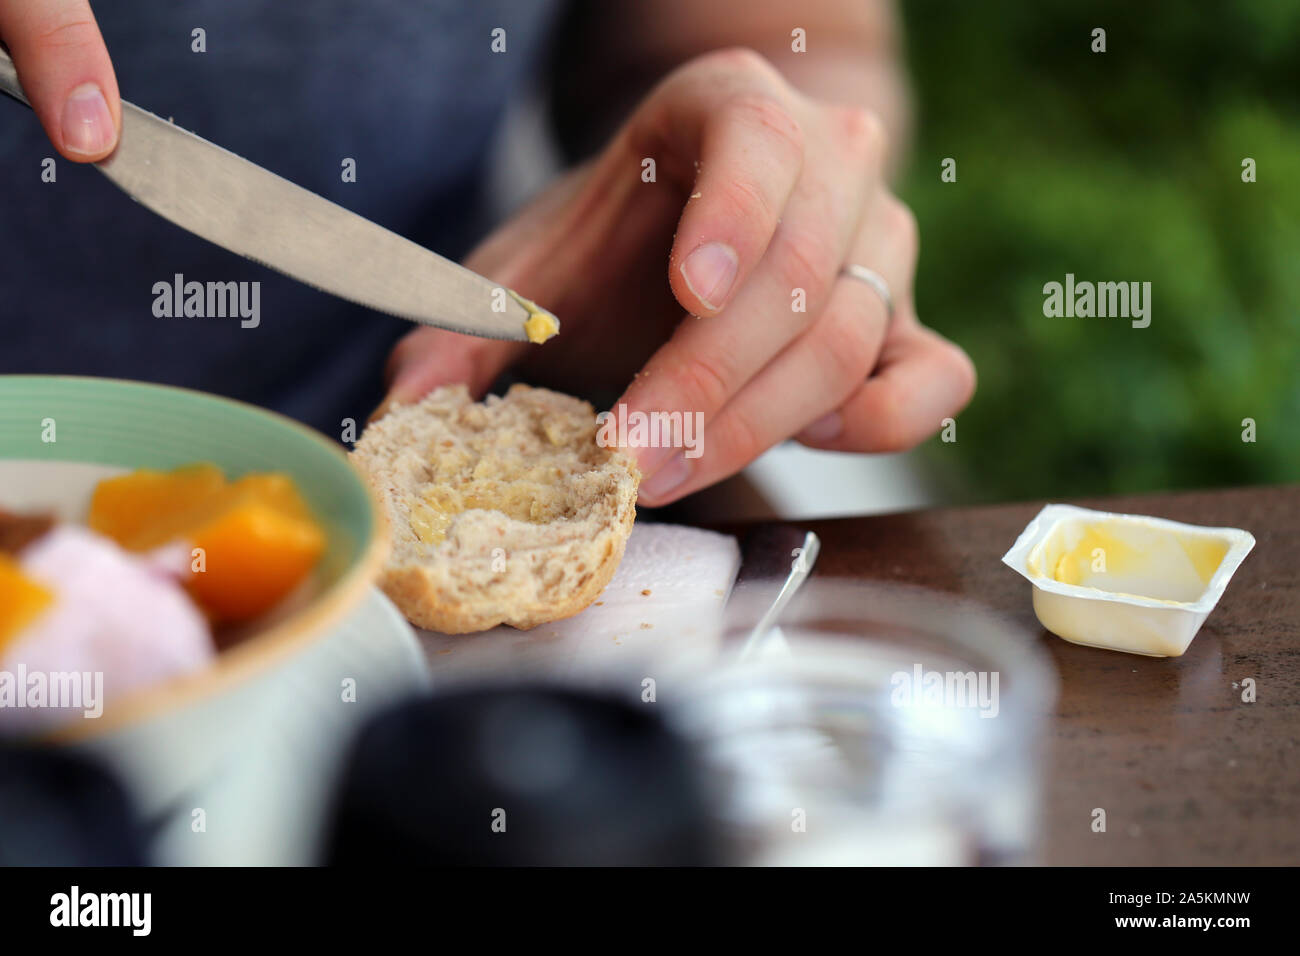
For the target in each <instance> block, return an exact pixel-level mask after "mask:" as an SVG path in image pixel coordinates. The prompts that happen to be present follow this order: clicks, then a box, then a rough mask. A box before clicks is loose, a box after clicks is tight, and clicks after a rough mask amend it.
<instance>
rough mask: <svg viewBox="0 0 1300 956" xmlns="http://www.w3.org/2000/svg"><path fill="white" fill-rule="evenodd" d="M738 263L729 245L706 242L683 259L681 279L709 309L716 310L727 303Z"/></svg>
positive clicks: (734, 251)
mask: <svg viewBox="0 0 1300 956" xmlns="http://www.w3.org/2000/svg"><path fill="white" fill-rule="evenodd" d="M739 261H740V260H739V259H738V258H737V256H736V250H735V249H733V248H731V246H729V245H727V244H726V243H724V242H708V243H705V244H704V245H702V246H700V247H699V248H698V249H696V250H695V251H694V252H692V253H691V254H690V255H689V256H687V257H686V261H685V262H683V263H682V277H683V278H684V279H685V280H686V284H687V285H688V286H689V287H690V290H691V291H692V292H694V293H695V297H696V298H697V299H699V300H700V301H701V302H703V303H704V304H705V306H707V307H708V308H709V309H710V310H716V309H718V308H720V307H721V305H722V303H723V302H724V301H726V298H727V293H728V292H730V291H731V284H732V283H733V282H735V281H736V267H737V264H738V263H739Z"/></svg>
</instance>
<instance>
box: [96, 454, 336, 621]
mask: <svg viewBox="0 0 1300 956" xmlns="http://www.w3.org/2000/svg"><path fill="white" fill-rule="evenodd" d="M87 523H88V524H89V525H90V527H91V529H92V530H94V531H97V532H99V533H100V534H103V535H106V536H107V537H110V538H112V539H113V540H114V541H116V542H117V543H118V544H120V545H122V547H124V548H127V549H128V550H132V551H148V550H151V549H153V548H157V547H160V546H162V545H165V544H168V543H171V542H173V541H184V542H186V543H188V544H189V545H190V546H191V547H192V548H199V549H202V551H201V553H200V554H196V555H194V561H193V564H192V567H194V568H195V573H194V574H193V575H192V576H191V578H190V581H189V582H188V587H189V590H190V594H191V595H192V596H193V597H194V599H195V601H197V602H198V604H199V605H200V606H201V607H202V608H203V609H204V611H206V612H207V613H208V615H209V616H210V617H211V618H212V619H213V620H214V621H215V622H217V623H223V622H229V623H233V622H236V621H247V620H250V619H251V618H254V617H257V616H258V615H260V614H262V613H264V612H265V611H267V610H269V609H270V608H271V607H272V606H274V605H275V604H276V603H277V602H279V601H280V600H282V599H283V598H284V597H285V596H287V595H288V594H289V592H291V591H292V590H294V588H296V587H298V585H300V584H301V583H302V582H303V580H304V579H305V578H306V577H307V575H308V574H309V573H310V572H311V570H312V568H314V567H315V566H316V562H317V561H318V560H320V556H321V554H322V553H323V552H324V550H325V533H324V531H322V530H321V527H320V525H319V524H318V523H317V522H316V520H315V518H314V517H313V516H312V513H311V509H310V508H308V507H307V503H306V502H305V501H303V499H302V496H301V495H300V494H299V493H298V489H297V486H296V485H295V484H294V482H293V479H292V478H290V477H289V476H288V475H284V474H278V473H267V474H249V475H245V476H243V477H242V478H240V479H238V480H237V481H233V482H228V481H227V480H226V478H225V476H224V475H223V474H222V473H221V470H220V469H219V468H217V467H216V466H214V465H209V464H198V465H187V466H185V467H182V468H177V469H175V470H174V471H170V472H162V471H150V470H143V469H142V470H140V471H136V472H133V473H131V474H129V475H122V476H120V477H117V478H109V479H107V480H105V481H102V482H100V483H99V485H98V486H97V487H96V489H95V493H94V496H93V497H92V499H91V504H90V514H89V516H88V518H87Z"/></svg>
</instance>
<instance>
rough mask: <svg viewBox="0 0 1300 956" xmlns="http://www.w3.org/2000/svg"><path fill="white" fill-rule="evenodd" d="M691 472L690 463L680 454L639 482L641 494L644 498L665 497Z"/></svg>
mask: <svg viewBox="0 0 1300 956" xmlns="http://www.w3.org/2000/svg"><path fill="white" fill-rule="evenodd" d="M690 473H691V465H690V462H688V461H687V460H686V459H685V458H684V457H682V456H681V455H680V454H679V455H676V456H675V457H674V458H673V460H672V461H670V462H669V463H668V464H666V465H664V466H663V467H662V468H660V469H659V470H658V471H656V472H655V473H654V474H653V475H651V476H650V477H649V478H647V479H646V480H645V481H643V482H641V494H642V495H643V496H644V497H646V498H663V497H666V496H667V495H668V494H669V493H670V492H671V491H672V490H673V489H674V488H677V487H678V486H680V485H681V483H682V482H684V481H685V480H686V479H687V477H688V476H689V475H690Z"/></svg>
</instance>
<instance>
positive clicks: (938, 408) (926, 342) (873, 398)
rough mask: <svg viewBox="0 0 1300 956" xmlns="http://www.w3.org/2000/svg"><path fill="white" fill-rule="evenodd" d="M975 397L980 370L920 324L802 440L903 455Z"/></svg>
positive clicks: (890, 345)
mask: <svg viewBox="0 0 1300 956" xmlns="http://www.w3.org/2000/svg"><path fill="white" fill-rule="evenodd" d="M974 394H975V366H974V364H972V362H971V360H970V357H969V356H967V355H966V353H965V352H964V351H962V349H961V348H960V347H958V346H957V345H955V344H954V343H952V342H950V341H948V340H947V339H945V338H944V337H943V336H941V335H939V334H938V333H936V332H933V331H931V330H930V329H927V328H924V327H923V326H920V325H907V326H905V327H903V328H901V329H900V330H899V331H898V333H897V334H896V335H892V336H891V337H890V340H889V341H888V342H887V343H886V346H885V349H884V351H883V352H882V354H881V365H880V367H879V368H878V369H877V371H876V373H875V374H874V375H872V377H871V378H869V379H867V380H866V382H864V383H863V384H862V385H861V386H860V387H859V388H858V390H857V391H856V392H854V393H853V394H852V395H851V396H849V398H848V399H847V400H846V401H845V402H844V403H843V404H842V405H841V406H840V407H839V408H838V409H836V410H835V411H834V412H831V413H829V414H828V415H826V416H824V417H823V418H822V419H820V420H819V421H817V422H814V423H813V424H812V425H811V426H809V427H808V428H807V429H805V430H804V431H802V432H801V433H800V434H799V435H797V436H796V437H797V438H798V440H799V441H800V442H801V443H802V444H804V445H807V446H809V447H811V448H822V449H827V450H832V451H856V452H894V451H903V450H905V449H908V448H911V447H912V446H913V445H916V444H918V443H919V442H921V441H923V440H925V439H926V438H928V437H930V436H931V435H933V434H934V433H935V432H937V431H939V430H940V429H941V428H942V427H943V421H944V419H945V418H951V417H953V416H955V415H956V414H957V413H958V412H959V411H961V410H962V409H963V408H965V407H966V404H967V403H968V402H969V401H970V400H971V396H972V395H974Z"/></svg>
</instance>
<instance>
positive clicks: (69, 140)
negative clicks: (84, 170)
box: [63, 83, 117, 156]
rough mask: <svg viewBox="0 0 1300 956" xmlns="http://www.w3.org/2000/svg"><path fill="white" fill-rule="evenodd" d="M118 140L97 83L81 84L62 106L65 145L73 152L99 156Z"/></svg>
mask: <svg viewBox="0 0 1300 956" xmlns="http://www.w3.org/2000/svg"><path fill="white" fill-rule="evenodd" d="M116 139H117V129H116V128H115V127H114V126H113V114H111V113H110V112H109V111H108V101H107V100H105V99H104V94H103V92H102V91H101V90H100V88H99V87H98V86H96V85H95V84H94V83H82V84H81V85H80V86H78V87H77V88H76V89H74V90H73V91H72V92H71V93H69V94H68V99H67V102H65V103H64V104H63V146H64V148H65V149H67V151H68V152H70V153H82V154H84V155H86V156H96V155H98V154H100V153H102V152H104V150H106V149H108V148H110V147H111V146H112V145H113V143H114V142H115V141H116Z"/></svg>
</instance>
